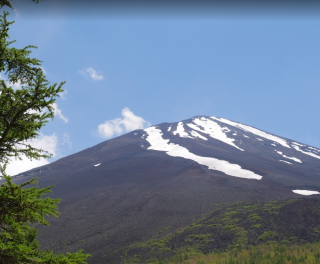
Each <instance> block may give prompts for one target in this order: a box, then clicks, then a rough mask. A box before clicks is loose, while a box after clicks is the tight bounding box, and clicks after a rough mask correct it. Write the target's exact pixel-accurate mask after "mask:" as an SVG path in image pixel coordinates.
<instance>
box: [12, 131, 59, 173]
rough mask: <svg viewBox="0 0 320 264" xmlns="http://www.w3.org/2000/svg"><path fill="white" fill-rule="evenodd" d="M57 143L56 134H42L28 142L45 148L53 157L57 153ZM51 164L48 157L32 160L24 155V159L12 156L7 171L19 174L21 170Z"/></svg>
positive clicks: (36, 146)
mask: <svg viewBox="0 0 320 264" xmlns="http://www.w3.org/2000/svg"><path fill="white" fill-rule="evenodd" d="M57 143H58V139H57V136H56V135H55V134H53V135H51V136H46V135H40V136H39V137H37V138H35V139H32V140H28V141H27V144H30V145H31V146H32V147H34V148H39V149H43V150H45V151H48V152H49V153H50V154H52V156H53V157H55V156H56V154H57ZM46 164H49V161H48V160H47V159H44V158H41V159H40V160H35V159H33V160H30V159H28V158H26V157H23V158H22V160H19V159H16V158H12V159H11V161H10V163H9V164H8V166H7V169H6V173H7V174H8V175H10V176H14V175H17V174H19V173H21V172H24V171H27V170H31V169H33V168H36V167H39V166H43V165H46Z"/></svg>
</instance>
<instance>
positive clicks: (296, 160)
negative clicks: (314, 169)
mask: <svg viewBox="0 0 320 264" xmlns="http://www.w3.org/2000/svg"><path fill="white" fill-rule="evenodd" d="M275 151H276V152H277V153H278V154H280V155H281V156H282V157H284V158H287V159H291V160H293V161H295V162H299V163H302V161H301V160H299V159H298V158H294V157H288V156H286V155H284V154H282V152H281V151H277V150H275Z"/></svg>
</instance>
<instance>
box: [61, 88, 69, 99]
mask: <svg viewBox="0 0 320 264" xmlns="http://www.w3.org/2000/svg"><path fill="white" fill-rule="evenodd" d="M67 93H68V91H67V90H64V91H63V92H62V93H59V95H60V98H61V99H62V100H66V99H67Z"/></svg>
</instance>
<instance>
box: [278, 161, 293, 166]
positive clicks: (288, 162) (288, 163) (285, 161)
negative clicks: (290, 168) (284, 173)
mask: <svg viewBox="0 0 320 264" xmlns="http://www.w3.org/2000/svg"><path fill="white" fill-rule="evenodd" d="M279 161H282V162H285V163H288V164H291V165H292V163H291V162H289V161H285V160H279Z"/></svg>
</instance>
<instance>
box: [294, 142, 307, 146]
mask: <svg viewBox="0 0 320 264" xmlns="http://www.w3.org/2000/svg"><path fill="white" fill-rule="evenodd" d="M292 144H296V145H298V146H301V147H304V145H302V144H299V143H297V142H292Z"/></svg>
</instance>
